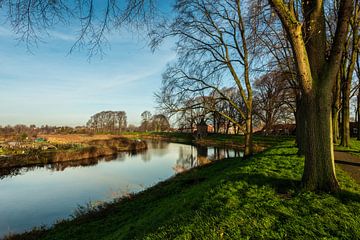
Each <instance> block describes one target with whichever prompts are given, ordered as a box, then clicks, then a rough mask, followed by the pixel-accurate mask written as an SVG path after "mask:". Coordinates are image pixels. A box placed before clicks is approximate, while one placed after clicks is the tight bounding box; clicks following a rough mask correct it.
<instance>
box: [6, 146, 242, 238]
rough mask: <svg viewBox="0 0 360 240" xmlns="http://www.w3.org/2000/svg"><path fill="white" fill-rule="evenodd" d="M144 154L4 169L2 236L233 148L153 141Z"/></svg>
mask: <svg viewBox="0 0 360 240" xmlns="http://www.w3.org/2000/svg"><path fill="white" fill-rule="evenodd" d="M148 147H149V149H148V150H147V151H145V152H142V153H137V154H130V153H121V154H119V155H118V156H117V157H112V158H102V159H97V160H94V159H92V160H85V161H76V162H67V163H59V164H52V165H46V166H42V167H31V168H21V169H12V170H11V171H8V172H2V173H0V238H1V237H2V236H4V235H5V234H7V233H9V232H12V233H14V232H22V231H25V230H29V229H31V228H33V227H35V226H40V225H51V224H53V223H55V222H56V220H59V219H64V218H68V217H69V216H70V215H71V214H72V213H74V210H75V209H76V208H77V207H78V206H79V205H86V204H88V203H89V202H91V203H93V204H94V203H97V202H103V201H111V200H113V199H114V198H117V197H120V196H122V195H124V194H127V193H132V192H138V191H141V190H144V189H145V188H147V187H150V186H152V185H154V184H156V183H157V182H159V181H162V180H165V179H167V178H169V177H171V176H173V175H174V174H176V173H178V172H182V171H184V170H186V169H189V168H192V167H195V166H198V165H202V164H206V163H208V162H210V161H214V160H217V159H221V158H226V157H234V156H240V155H242V154H241V153H240V152H237V151H234V150H228V149H218V148H211V147H209V148H206V147H195V146H190V145H185V144H177V143H167V142H148Z"/></svg>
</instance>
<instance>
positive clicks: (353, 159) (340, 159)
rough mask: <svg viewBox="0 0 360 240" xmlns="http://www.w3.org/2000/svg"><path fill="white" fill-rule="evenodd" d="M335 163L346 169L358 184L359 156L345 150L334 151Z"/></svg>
mask: <svg viewBox="0 0 360 240" xmlns="http://www.w3.org/2000/svg"><path fill="white" fill-rule="evenodd" d="M334 156H335V163H336V164H337V165H339V166H340V167H341V168H342V169H343V170H345V171H347V172H348V173H349V174H350V176H351V177H352V178H354V179H355V181H356V182H357V183H359V184H360V157H357V156H354V155H352V154H350V153H346V152H338V151H335V152H334Z"/></svg>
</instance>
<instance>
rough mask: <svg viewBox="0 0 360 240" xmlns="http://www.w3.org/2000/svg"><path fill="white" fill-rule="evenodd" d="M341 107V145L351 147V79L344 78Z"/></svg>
mask: <svg viewBox="0 0 360 240" xmlns="http://www.w3.org/2000/svg"><path fill="white" fill-rule="evenodd" d="M342 85H343V86H342V108H341V119H342V121H341V134H340V136H341V142H340V146H343V147H349V144H350V85H351V82H350V81H349V79H346V78H344V79H343V83H342Z"/></svg>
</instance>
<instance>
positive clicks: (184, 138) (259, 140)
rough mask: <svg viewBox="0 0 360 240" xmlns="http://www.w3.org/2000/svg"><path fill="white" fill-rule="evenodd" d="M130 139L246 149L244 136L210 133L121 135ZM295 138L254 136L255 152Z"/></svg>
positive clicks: (141, 133)
mask: <svg viewBox="0 0 360 240" xmlns="http://www.w3.org/2000/svg"><path fill="white" fill-rule="evenodd" d="M120 136H122V137H125V138H129V139H137V138H140V139H151V140H162V141H169V142H177V143H187V144H195V145H200V146H211V147H222V148H232V149H237V150H242V149H243V148H244V136H243V135H235V134H213V133H210V134H208V135H207V136H205V137H202V138H195V137H194V135H193V134H191V133H176V132H132V133H124V134H122V135H120ZM292 139H294V137H293V136H263V135H257V134H254V135H253V143H254V151H255V152H261V151H263V150H265V149H266V148H268V147H271V146H274V145H276V144H278V143H280V142H283V141H287V140H292Z"/></svg>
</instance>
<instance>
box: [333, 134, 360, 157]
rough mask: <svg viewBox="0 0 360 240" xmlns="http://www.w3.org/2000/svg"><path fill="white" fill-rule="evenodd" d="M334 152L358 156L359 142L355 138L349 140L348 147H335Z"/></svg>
mask: <svg viewBox="0 0 360 240" xmlns="http://www.w3.org/2000/svg"><path fill="white" fill-rule="evenodd" d="M335 150H336V151H340V152H348V153H351V154H353V155H356V156H360V141H359V140H357V139H356V138H351V139H350V146H349V147H342V146H339V145H335Z"/></svg>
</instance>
